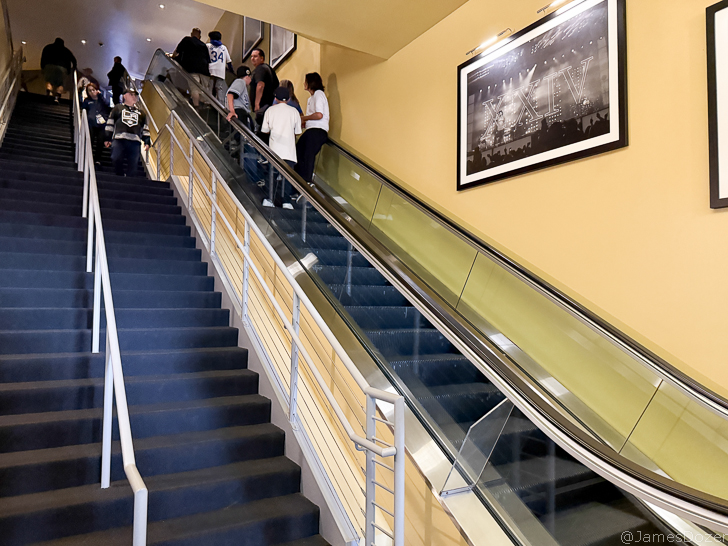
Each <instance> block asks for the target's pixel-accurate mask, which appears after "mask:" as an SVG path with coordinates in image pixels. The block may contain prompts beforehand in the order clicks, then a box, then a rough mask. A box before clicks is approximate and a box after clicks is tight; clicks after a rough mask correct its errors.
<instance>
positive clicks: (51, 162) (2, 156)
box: [0, 148, 75, 168]
mask: <svg viewBox="0 0 728 546" xmlns="http://www.w3.org/2000/svg"><path fill="white" fill-rule="evenodd" d="M13 159H17V156H16V155H14V154H10V153H8V152H3V151H2V148H0V160H13ZM29 161H32V162H33V163H36V164H40V165H45V166H48V167H65V168H73V166H74V165H75V162H74V160H73V158H72V157H71V158H69V159H68V160H59V159H47V158H45V157H34V158H32V159H31V158H29Z"/></svg>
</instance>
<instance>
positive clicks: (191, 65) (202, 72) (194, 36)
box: [172, 28, 210, 106]
mask: <svg viewBox="0 0 728 546" xmlns="http://www.w3.org/2000/svg"><path fill="white" fill-rule="evenodd" d="M201 36H202V31H201V30H200V29H199V28H193V29H192V32H191V33H190V35H189V36H185V37H184V38H182V41H181V42H180V43H179V44H178V45H177V48H176V49H175V50H174V54H173V55H172V58H173V59H175V60H176V61H177V62H178V63H179V64H180V66H182V68H184V69H185V70H186V71H187V72H188V73H189V74H190V75H191V76H192V78H193V79H194V80H195V81H196V82H197V83H198V84H200V86H201V87H202V88H203V89H210V50H209V49H207V44H206V43H205V42H203V41H202V40H201V39H200V37H201ZM190 95H192V104H194V105H195V106H199V105H200V93H199V92H198V91H197V90H196V89H192V91H191V93H190Z"/></svg>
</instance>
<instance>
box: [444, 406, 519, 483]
mask: <svg viewBox="0 0 728 546" xmlns="http://www.w3.org/2000/svg"><path fill="white" fill-rule="evenodd" d="M512 411H513V403H512V402H511V401H510V400H507V399H504V400H503V401H501V403H500V404H498V405H497V406H496V407H494V408H493V409H492V410H490V411H489V412H488V413H487V414H485V415H484V416H483V417H482V418H480V420H478V422H477V423H475V424H473V426H472V427H470V430H469V431H468V434H467V436H465V440H464V441H463V445H462V446H461V447H460V452H459V453H458V456H457V458H456V459H455V462H454V463H453V465H452V468H451V469H450V474H449V475H448V477H447V479H446V480H445V485H444V487H443V488H442V493H443V494H446V493H449V492H451V491H454V490H458V489H460V488H462V484H463V478H464V477H465V478H466V479H467V483H468V484H476V483H478V480H479V479H480V476H481V474H482V473H483V470H485V465H486V464H487V463H488V460H489V459H490V456H491V455H492V453H493V450H494V449H495V446H496V444H497V443H498V440H499V439H500V436H501V434H502V433H503V427H505V426H506V423H507V422H508V418H509V417H510V415H511V412H512Z"/></svg>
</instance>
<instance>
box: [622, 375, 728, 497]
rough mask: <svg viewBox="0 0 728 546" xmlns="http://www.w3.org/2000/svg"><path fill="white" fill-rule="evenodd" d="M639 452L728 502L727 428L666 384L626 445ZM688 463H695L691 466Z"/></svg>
mask: <svg viewBox="0 0 728 546" xmlns="http://www.w3.org/2000/svg"><path fill="white" fill-rule="evenodd" d="M630 448H631V449H637V450H639V451H640V452H641V453H642V454H643V455H645V456H647V457H648V458H649V459H650V460H652V461H654V463H655V464H657V466H659V468H660V469H661V470H662V471H663V472H664V473H666V474H667V475H668V476H670V477H671V478H672V479H673V480H675V481H678V482H680V483H684V484H686V485H689V486H691V487H694V488H696V489H698V490H700V491H706V492H708V493H711V494H713V495H715V496H717V497H720V498H723V499H726V498H728V473H726V468H727V466H726V463H727V462H728V424H727V423H726V420H725V419H723V418H721V417H719V416H717V415H716V414H715V413H714V412H713V411H711V410H708V409H707V408H705V407H704V406H701V405H700V404H698V403H697V402H695V401H692V400H689V399H688V398H687V397H686V396H685V395H684V394H683V393H682V392H680V391H678V390H677V389H676V388H675V387H673V386H671V385H669V384H668V383H662V385H660V389H659V390H658V391H657V394H656V395H655V397H654V399H653V400H652V402H651V403H650V406H649V407H648V408H647V411H646V412H645V415H644V417H642V419H641V420H640V422H639V424H638V425H637V428H636V429H635V431H634V433H633V434H632V436H631V437H630V439H629V443H628V444H627V446H625V450H624V452H625V455H627V452H628V450H629V449H630ZM687 461H689V462H690V464H686V462H687Z"/></svg>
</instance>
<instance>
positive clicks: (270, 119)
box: [260, 86, 301, 209]
mask: <svg viewBox="0 0 728 546" xmlns="http://www.w3.org/2000/svg"><path fill="white" fill-rule="evenodd" d="M273 96H274V97H275V99H276V101H277V103H276V104H274V105H273V106H271V107H270V108H268V109H267V110H266V111H265V116H264V117H263V124H262V125H261V127H260V130H261V132H263V133H270V140H269V143H268V146H270V149H271V150H273V151H274V152H275V153H276V154H277V155H278V157H280V158H281V159H282V160H283V161H285V162H286V163H288V166H289V167H291V168H295V165H296V160H297V154H296V135H300V134H301V116H300V115H299V114H298V112H297V111H296V109H295V108H291V107H290V106H289V105H288V99H290V97H291V95H290V93H289V91H288V88H287V87H282V86H281V87H278V88H277V89H276V90H275V91H274V92H273ZM278 178H279V179H280V181H281V184H282V186H281V198H282V202H283V208H284V209H292V208H293V205H292V204H291V203H290V202H289V201H288V195H289V194H288V191H287V190H288V187H289V184H288V182H286V180H285V178H283V177H278ZM275 194H276V191H275V188H274V187H273V184H271V190H270V197H271V198H273V199H271V198H268V199H265V200H264V201H263V206H264V207H273V206H275V205H274V202H275V200H276V199H275V198H274V196H275Z"/></svg>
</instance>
